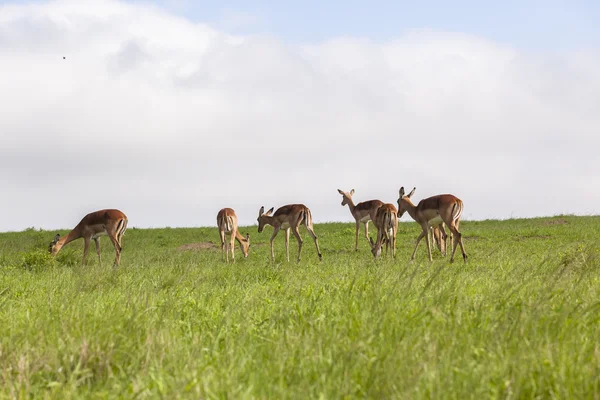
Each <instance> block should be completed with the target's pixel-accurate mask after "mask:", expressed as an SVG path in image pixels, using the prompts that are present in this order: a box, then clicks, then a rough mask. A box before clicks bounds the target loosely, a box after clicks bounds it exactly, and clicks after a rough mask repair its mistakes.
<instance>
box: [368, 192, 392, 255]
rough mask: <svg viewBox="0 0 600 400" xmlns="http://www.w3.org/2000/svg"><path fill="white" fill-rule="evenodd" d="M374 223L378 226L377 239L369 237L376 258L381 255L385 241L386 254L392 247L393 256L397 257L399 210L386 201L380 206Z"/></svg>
mask: <svg viewBox="0 0 600 400" xmlns="http://www.w3.org/2000/svg"><path fill="white" fill-rule="evenodd" d="M373 223H374V224H375V227H376V228H377V241H376V242H373V239H372V238H370V237H369V242H370V243H371V253H373V256H375V258H377V257H379V256H380V255H381V246H382V245H383V242H384V241H385V254H388V252H389V248H390V246H391V247H392V257H396V233H397V232H398V211H397V210H396V207H395V206H394V205H393V204H390V203H386V204H384V205H382V206H381V207H379V209H378V210H377V213H376V215H375V218H374V219H373Z"/></svg>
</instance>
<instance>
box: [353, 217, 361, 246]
mask: <svg viewBox="0 0 600 400" xmlns="http://www.w3.org/2000/svg"><path fill="white" fill-rule="evenodd" d="M359 231H360V221H356V237H355V239H356V240H355V244H354V250H355V251H358V232H359Z"/></svg>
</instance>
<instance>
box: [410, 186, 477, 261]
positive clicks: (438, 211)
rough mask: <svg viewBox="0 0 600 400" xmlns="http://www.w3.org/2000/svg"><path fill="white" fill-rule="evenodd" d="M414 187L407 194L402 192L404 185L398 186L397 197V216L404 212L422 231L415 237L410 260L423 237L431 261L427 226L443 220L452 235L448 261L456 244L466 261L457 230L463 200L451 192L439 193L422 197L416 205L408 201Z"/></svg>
mask: <svg viewBox="0 0 600 400" xmlns="http://www.w3.org/2000/svg"><path fill="white" fill-rule="evenodd" d="M416 189H417V188H414V189H413V190H412V191H411V192H410V193H409V194H407V195H405V194H404V187H401V188H400V197H399V198H398V217H402V215H403V214H404V212H408V214H409V215H410V216H411V217H412V219H414V220H415V221H416V222H417V223H418V224H419V225H421V229H422V232H421V234H420V235H419V237H418V238H417V243H416V244H415V249H414V251H413V253H412V256H411V258H410V259H411V261H412V260H414V259H415V253H416V252H417V247H418V246H419V242H420V241H421V239H423V237H426V240H427V252H428V254H429V261H433V258H432V257H431V243H430V242H429V234H428V232H429V228H430V227H431V226H438V225H440V224H441V223H442V222H444V223H445V224H446V225H447V226H448V228H449V229H450V232H451V234H452V236H453V241H454V244H453V249H452V256H451V257H450V262H453V261H454V253H455V252H456V247H457V244H458V245H460V250H461V251H462V255H463V260H464V261H465V262H467V253H466V252H465V247H464V245H463V241H462V234H461V233H460V232H459V231H458V227H459V225H460V217H461V215H462V212H463V202H462V200H460V199H459V198H458V197H456V196H453V195H451V194H439V195H437V196H432V197H428V198H426V199H423V200H421V201H420V202H419V204H417V205H416V206H415V205H414V204H413V203H412V202H411V201H410V197H411V196H412V195H413V194H414V193H415V190H416Z"/></svg>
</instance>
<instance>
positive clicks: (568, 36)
mask: <svg viewBox="0 0 600 400" xmlns="http://www.w3.org/2000/svg"><path fill="white" fill-rule="evenodd" d="M294 3H295V4H292V2H282V1H280V2H274V1H272V0H270V1H266V0H261V1H249V0H245V1H242V0H236V1H229V2H217V1H211V2H208V1H185V0H163V1H158V2H150V1H144V2H142V1H129V2H127V1H116V0H58V1H39V2H33V3H32V2H16V1H2V0H0V72H1V73H0V110H1V111H0V115H1V116H0V210H2V211H1V218H0V231H6V230H21V229H25V228H27V227H31V226H33V227H36V228H38V227H41V228H46V229H54V228H71V227H73V226H74V225H75V224H76V223H77V222H79V220H80V219H81V218H82V217H83V215H85V214H86V213H88V212H90V211H94V210H98V209H101V208H119V209H121V210H122V211H124V212H125V213H126V214H127V215H128V217H129V220H130V227H131V226H136V227H162V226H172V227H175V226H206V225H213V224H214V223H215V217H216V214H217V212H218V210H219V209H220V208H222V207H226V206H228V207H233V208H234V209H236V211H237V213H238V216H239V217H240V220H241V223H243V224H253V223H254V222H255V220H256V217H257V213H258V209H259V208H260V206H261V205H264V206H265V207H267V208H268V207H272V206H275V207H279V206H281V205H284V204H288V203H297V202H298V203H305V204H306V205H308V206H309V207H310V208H311V209H312V211H313V217H314V219H315V221H317V222H324V221H350V220H351V216H350V212H349V211H348V209H347V207H344V208H343V207H341V205H340V202H341V196H340V195H339V194H338V193H337V190H336V189H338V188H340V189H343V190H350V189H352V188H354V189H356V194H355V197H356V201H361V200H368V199H372V198H380V199H381V200H384V201H387V202H395V201H396V199H397V193H398V189H399V188H400V186H405V187H407V188H412V187H413V186H416V187H417V191H416V194H415V197H414V198H415V199H416V200H419V199H421V198H423V197H426V196H431V195H434V194H438V193H453V194H455V195H457V196H458V197H460V198H461V199H463V201H464V203H465V212H464V217H463V218H464V219H486V218H511V217H533V216H547V215H556V214H559V213H573V214H597V213H599V212H600V157H598V156H597V153H598V149H599V148H600V28H598V24H597V21H598V20H600V5H599V4H598V3H597V2H593V1H558V0H546V1H537V0H530V1H517V0H514V1H513V0H510V1H505V2H481V1H466V0H458V1H453V2H447V1H442V0H438V1H433V0H429V1H419V2H414V1H411V2H408V1H375V0H373V1H369V2H367V1H360V2H359V1H349V0H348V1H343V2H342V1H330V2H327V3H326V4H325V2H322V1H317V0H310V1H302V2H300V1H298V2H294ZM450 3H451V4H452V5H450ZM484 3H485V4H486V5H485V6H483V5H482V4H484ZM63 57H65V58H64V59H63ZM408 218H409V217H408V216H406V217H404V219H406V220H408Z"/></svg>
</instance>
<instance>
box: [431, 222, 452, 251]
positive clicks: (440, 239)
mask: <svg viewBox="0 0 600 400" xmlns="http://www.w3.org/2000/svg"><path fill="white" fill-rule="evenodd" d="M431 235H432V240H433V242H435V245H436V247H437V248H438V250H439V251H440V253H442V256H444V257H446V239H447V237H448V235H447V234H446V230H445V229H444V223H443V222H442V223H441V224H439V225H438V226H432V227H431ZM450 240H452V239H450Z"/></svg>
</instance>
